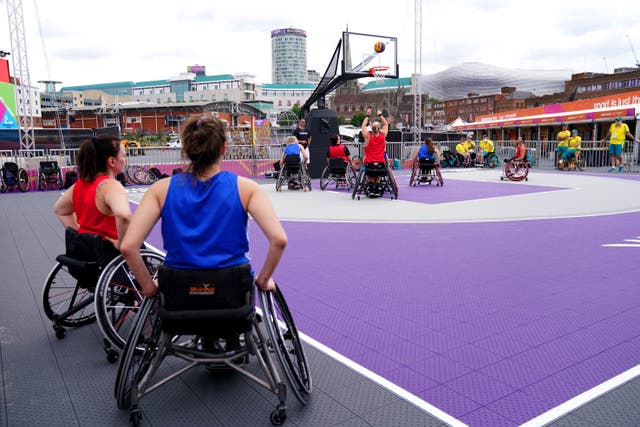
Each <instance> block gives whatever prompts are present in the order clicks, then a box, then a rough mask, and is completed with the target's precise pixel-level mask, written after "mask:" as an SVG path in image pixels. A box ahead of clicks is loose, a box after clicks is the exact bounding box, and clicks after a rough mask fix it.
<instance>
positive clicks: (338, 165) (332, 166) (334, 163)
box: [329, 158, 349, 175]
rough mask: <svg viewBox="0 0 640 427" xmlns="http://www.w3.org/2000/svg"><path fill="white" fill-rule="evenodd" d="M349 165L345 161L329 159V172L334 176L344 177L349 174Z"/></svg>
mask: <svg viewBox="0 0 640 427" xmlns="http://www.w3.org/2000/svg"><path fill="white" fill-rule="evenodd" d="M348 164H349V163H348V162H346V161H345V160H344V159H338V158H334V159H329V171H330V172H331V173H332V174H334V175H344V174H346V173H347V165H348Z"/></svg>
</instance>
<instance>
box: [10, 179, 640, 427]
mask: <svg viewBox="0 0 640 427" xmlns="http://www.w3.org/2000/svg"><path fill="white" fill-rule="evenodd" d="M553 175H554V174H544V175H542V174H541V175H539V177H538V178H537V179H536V181H535V184H532V185H535V186H537V187H538V190H540V191H538V190H535V191H532V193H535V197H534V198H533V200H531V199H528V198H527V197H525V196H526V194H524V193H527V192H526V191H524V192H523V191H521V190H522V189H520V188H518V189H517V190H514V192H515V193H522V194H515V195H513V197H516V198H517V199H518V201H519V203H515V204H514V203H513V200H511V202H509V201H505V200H504V199H502V198H501V197H500V195H499V194H495V195H494V197H482V198H478V199H474V198H469V197H468V196H464V197H460V200H456V201H451V200H442V201H440V202H438V200H437V198H434V199H433V200H432V203H430V204H427V206H424V205H418V206H416V205H415V204H413V203H411V200H402V197H401V200H398V201H393V202H392V201H389V200H361V201H360V202H357V201H352V200H351V199H350V197H338V198H336V197H332V195H331V194H330V193H321V192H319V191H318V192H316V191H314V192H312V193H313V198H308V199H307V202H305V203H299V202H300V197H299V195H297V194H295V193H294V192H291V193H288V192H283V193H282V194H271V197H272V198H273V200H274V204H275V205H276V209H277V210H278V214H279V215H280V216H281V218H282V219H283V220H284V221H301V220H304V221H316V222H317V221H320V222H322V221H341V222H403V221H410V222H413V223H428V222H431V223H445V222H448V221H451V220H452V219H453V220H454V221H458V222H468V221H470V220H474V221H475V220H477V218H479V219H480V220H481V221H487V222H492V221H504V220H505V216H506V218H508V219H522V220H528V219H532V218H549V217H551V218H568V217H573V216H588V215H611V214H621V213H624V212H636V211H639V210H640V206H638V197H637V194H639V193H638V192H637V189H635V185H636V184H637V183H636V182H635V180H627V179H621V178H622V177H616V178H607V179H606V180H602V179H598V177H593V176H587V175H584V176H578V175H565V176H563V180H564V181H563V183H562V185H559V184H558V180H557V179H554V177H553ZM451 176H452V177H453V175H451ZM400 178H401V179H402V177H400ZM446 178H447V176H446V175H445V179H446ZM455 178H456V180H458V181H463V180H468V181H469V182H470V183H471V182H473V183H475V182H483V181H486V182H489V183H494V182H495V181H496V179H495V178H496V175H495V172H489V173H487V171H478V173H473V174H464V173H460V174H456V176H455ZM451 184H453V182H451ZM265 185H266V187H265V188H271V187H272V183H270V182H269V183H267V184H265ZM505 185H513V184H512V183H505ZM453 187H455V186H452V188H453ZM448 188H449V187H445V188H443V189H439V190H446V189H448ZM542 188H544V191H542V190H541V189H542ZM553 188H567V189H570V191H571V193H572V196H571V197H572V198H573V199H574V201H575V202H574V203H572V204H569V205H567V204H562V203H560V200H561V198H558V196H557V195H555V194H553V193H556V192H555V191H553ZM402 190H403V189H402V188H401V191H402ZM431 190H433V189H431V188H429V189H423V191H431ZM629 191H631V192H632V193H631V194H634V193H635V195H636V197H635V198H634V197H620V195H621V194H627V195H629ZM514 192H510V193H512V194H513V193H514ZM132 193H134V192H132ZM564 194H565V195H566V194H567V192H566V191H565V193H564ZM132 196H133V194H132ZM56 197H57V193H56V192H44V193H37V192H31V193H26V194H5V195H2V196H0V236H2V238H3V242H4V243H5V245H4V250H3V255H2V256H1V257H0V268H1V270H0V271H1V273H0V369H1V372H2V377H1V380H2V387H1V388H0V425H6V426H18V425H26V426H31V425H34V426H35V425H64V426H67V425H91V426H92V425H126V424H127V416H126V414H125V413H122V412H120V411H118V409H117V408H116V405H115V400H114V399H113V397H112V396H113V381H114V377H115V371H116V366H114V365H110V364H108V363H107V361H106V359H105V355H104V352H103V350H102V347H101V345H100V342H101V338H102V337H101V334H100V331H99V330H98V328H97V327H96V326H95V325H91V326H88V327H83V328H79V329H76V330H73V331H70V332H69V333H68V335H67V337H66V338H65V339H64V340H57V339H56V338H55V335H54V333H53V330H52V329H51V324H50V321H49V320H48V319H47V318H46V317H45V316H44V314H43V312H42V304H41V302H40V298H41V296H40V293H41V289H42V285H43V282H44V279H45V277H46V275H47V273H48V271H49V269H50V268H51V266H52V265H53V259H54V258H55V256H56V255H57V254H59V253H61V252H62V251H63V246H64V242H63V230H62V227H61V226H60V225H59V223H58V222H57V220H56V219H55V217H54V216H53V214H52V213H51V206H52V204H53V202H54V200H55V199H56ZM540 197H541V198H542V199H539V198H540ZM132 198H133V199H135V197H132ZM329 198H331V203H332V206H333V209H332V210H331V212H329V213H327V212H326V211H327V210H326V209H322V206H323V205H324V206H326V203H328V201H329ZM491 199H493V200H491ZM310 200H313V202H310ZM373 203H376V204H375V205H373ZM336 204H337V205H336ZM391 204H394V205H395V206H393V212H392V211H389V210H388V209H389V206H391ZM445 205H447V206H449V208H448V209H447V206H445ZM542 205H543V207H542ZM363 206H369V207H371V206H375V207H376V209H370V208H369V209H363V208H362V207H363ZM452 207H453V208H454V209H451V208H452ZM594 207H595V211H594ZM447 210H448V211H449V212H447ZM460 211H463V212H466V214H464V215H463V214H460ZM469 212H473V215H471V214H470V213H469ZM425 218H428V220H425ZM634 225H635V224H629V230H630V232H631V233H635V235H639V234H640V233H638V231H637V227H635V228H634ZM303 332H304V330H303ZM318 348H319V349H318ZM318 348H316V347H314V346H313V345H310V344H309V345H307V346H306V349H307V352H308V355H309V356H310V365H311V370H312V376H313V380H314V392H313V395H312V399H311V403H310V404H309V405H308V406H306V407H304V406H301V405H300V404H299V403H298V402H297V401H296V400H295V399H294V398H293V397H292V396H291V397H289V399H288V406H289V412H288V414H289V417H288V419H287V422H286V424H285V425H300V426H307V425H318V426H328V425H345V426H365V425H373V426H394V425H396V426H422V425H446V424H453V425H463V424H464V423H463V422H461V421H458V420H457V419H456V418H455V417H452V416H450V415H449V414H448V413H446V412H443V411H440V410H438V409H436V408H435V407H432V406H431V405H430V404H429V402H426V401H425V400H423V399H421V398H417V397H416V396H415V395H413V394H411V393H409V392H407V391H406V390H404V389H402V388H400V387H398V386H397V385H395V384H393V383H391V382H389V381H387V380H385V379H384V378H383V377H381V376H379V375H376V374H374V373H372V371H370V370H367V369H359V365H358V364H357V363H350V360H349V358H347V357H344V356H343V355H340V354H338V353H335V352H332V351H328V352H324V351H322V350H325V348H324V346H322V345H319V347H318ZM343 362H344V363H343ZM620 378H623V379H622V380H620ZM581 396H582V397H581ZM581 396H576V397H574V398H573V400H571V399H569V401H568V402H565V404H564V406H563V405H559V406H558V407H556V408H553V409H552V410H551V412H552V415H550V416H549V418H548V419H549V420H551V419H554V420H555V421H553V422H552V423H551V425H561V426H592V425H601V426H624V425H640V380H639V379H638V378H637V377H633V376H632V377H628V378H627V377H619V380H618V383H614V384H613V385H610V386H609V387H605V388H604V389H603V390H602V391H601V392H597V391H594V390H587V392H585V393H584V394H582V395H581ZM436 397H437V396H436ZM274 404H275V400H274V398H273V397H272V396H271V395H269V394H268V393H265V392H263V391H262V390H259V389H257V388H255V386H254V385H252V384H250V383H248V382H246V381H244V380H243V379H241V378H239V377H238V376H237V375H220V374H217V375H216V374H212V373H210V372H207V371H205V370H200V371H198V370H195V371H192V372H190V373H188V374H186V375H183V376H182V377H181V378H180V380H178V381H173V382H172V383H170V384H168V385H166V386H164V387H163V388H161V389H159V390H158V391H156V392H154V393H153V394H151V395H150V396H148V397H147V398H146V399H145V400H143V402H142V409H143V414H144V420H143V422H144V423H145V425H228V426H245V425H269V420H268V414H269V412H270V411H271V409H272V407H273V405H274ZM440 406H441V405H440ZM444 406H446V405H444ZM478 414H484V415H485V418H484V420H483V419H481V417H480V415H479V416H477V417H476V418H474V422H468V424H469V425H517V423H515V422H513V421H508V420H506V419H504V422H498V421H496V420H497V419H498V418H496V417H491V416H489V415H488V412H487V411H485V412H478ZM494 415H495V414H494ZM536 415H537V413H536ZM545 422H548V421H544V420H543V419H542V418H540V419H539V420H538V421H537V422H536V421H535V420H534V422H532V423H531V425H543V424H544V423H545Z"/></svg>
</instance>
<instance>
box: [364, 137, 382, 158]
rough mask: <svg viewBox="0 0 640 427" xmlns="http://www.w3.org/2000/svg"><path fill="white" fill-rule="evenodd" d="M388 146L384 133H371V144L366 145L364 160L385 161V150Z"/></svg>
mask: <svg viewBox="0 0 640 427" xmlns="http://www.w3.org/2000/svg"><path fill="white" fill-rule="evenodd" d="M386 148H387V144H386V143H385V140H384V135H383V134H382V133H379V134H377V135H375V134H374V133H373V132H372V133H371V134H369V144H367V146H366V147H364V162H365V163H374V162H384V161H385V160H384V152H385V150H386Z"/></svg>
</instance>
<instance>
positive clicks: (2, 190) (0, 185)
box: [0, 176, 9, 193]
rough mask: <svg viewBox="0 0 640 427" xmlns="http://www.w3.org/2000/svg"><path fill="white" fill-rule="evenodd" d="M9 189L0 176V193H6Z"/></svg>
mask: <svg viewBox="0 0 640 427" xmlns="http://www.w3.org/2000/svg"><path fill="white" fill-rule="evenodd" d="M8 189H9V187H7V184H5V183H4V179H2V177H1V176H0V193H6V192H7V190H8Z"/></svg>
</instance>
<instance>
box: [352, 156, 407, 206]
mask: <svg viewBox="0 0 640 427" xmlns="http://www.w3.org/2000/svg"><path fill="white" fill-rule="evenodd" d="M377 177H380V180H379V182H373V181H371V180H369V179H368V178H377ZM385 192H389V194H390V195H391V199H397V198H398V185H397V183H396V179H395V177H394V175H393V172H392V171H391V169H390V168H389V167H388V166H387V164H386V163H384V162H365V164H364V168H362V169H361V170H360V173H359V174H358V177H357V178H356V183H355V185H354V187H353V193H352V194H351V198H352V199H355V198H356V196H357V197H358V200H360V195H361V194H364V195H365V196H367V197H372V198H375V197H382V196H384V193H385Z"/></svg>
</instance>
